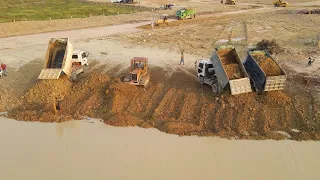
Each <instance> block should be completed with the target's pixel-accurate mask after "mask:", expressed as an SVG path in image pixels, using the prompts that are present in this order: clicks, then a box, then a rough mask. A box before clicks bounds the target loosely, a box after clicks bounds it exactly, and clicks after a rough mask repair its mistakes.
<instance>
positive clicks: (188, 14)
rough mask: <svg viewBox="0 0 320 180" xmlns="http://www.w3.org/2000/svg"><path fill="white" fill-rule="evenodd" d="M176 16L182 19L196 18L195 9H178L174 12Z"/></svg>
mask: <svg viewBox="0 0 320 180" xmlns="http://www.w3.org/2000/svg"><path fill="white" fill-rule="evenodd" d="M176 18H177V19H183V20H185V19H192V18H196V10H194V9H179V10H178V11H177V12H176Z"/></svg>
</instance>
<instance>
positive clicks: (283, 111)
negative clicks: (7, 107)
mask: <svg viewBox="0 0 320 180" xmlns="http://www.w3.org/2000/svg"><path fill="white" fill-rule="evenodd" d="M158 73H159V72H158ZM162 74H164V73H162ZM178 75H179V78H182V79H188V82H189V81H190V83H192V81H195V80H193V79H191V78H190V77H189V76H188V75H187V74H183V72H176V73H174V74H173V75H172V76H171V78H169V79H167V80H166V83H165V84H162V83H161V82H159V81H157V80H156V79H155V80H154V81H153V83H151V84H150V86H149V87H148V88H143V87H137V86H134V85H129V84H127V83H123V82H121V81H120V80H119V79H114V80H112V81H110V80H109V77H108V76H107V75H104V74H97V73H96V74H90V75H87V76H85V77H82V78H79V79H80V80H79V82H75V83H72V84H71V83H70V82H68V81H65V80H64V79H60V80H58V81H56V82H53V81H42V82H39V83H38V84H37V85H36V86H34V87H33V88H31V89H30V90H29V91H28V93H27V94H26V95H25V97H24V101H23V105H21V106H20V107H19V108H17V109H15V110H13V111H11V112H9V116H10V117H13V118H16V119H19V120H26V121H45V122H60V121H65V120H69V119H75V118H76V119H77V118H81V117H82V116H90V117H96V118H103V120H104V122H105V123H106V124H109V125H114V126H140V127H144V128H152V127H153V128H158V129H159V130H161V131H163V132H167V133H173V134H179V135H208V136H209V135H210V136H211V135H219V136H221V137H237V138H242V139H266V138H272V139H281V138H285V137H284V136H281V135H279V133H277V132H278V131H284V132H286V133H288V134H290V136H291V137H292V138H293V139H318V137H320V133H318V132H320V123H319V122H318V121H317V120H316V119H318V118H319V115H317V112H318V111H319V107H320V106H319V105H318V104H319V102H318V101H316V100H315V98H314V97H313V96H312V95H311V94H309V95H307V96H302V94H303V92H304V90H305V88H300V87H293V88H294V89H290V88H291V86H292V85H289V87H287V88H289V90H290V92H287V91H273V92H267V93H265V94H262V95H257V94H255V93H246V94H241V95H237V96H231V95H230V94H229V93H227V92H225V93H223V94H221V95H220V96H214V95H213V94H212V92H211V91H201V90H199V86H188V88H186V87H185V85H184V84H179V83H177V82H176V81H177V79H176V77H177V76H178ZM155 77H156V76H155ZM293 80H294V79H292V80H290V81H289V82H288V83H291V82H292V81H293ZM52 85H56V86H57V87H53V86H52ZM44 90H50V92H52V94H50V93H49V95H48V97H43V98H42V99H43V100H41V95H39V94H38V92H42V95H43V92H44ZM60 92H61V93H60ZM57 95H60V96H61V97H63V100H61V110H60V111H58V113H57V114H54V113H53V112H52V111H50V110H49V109H46V108H43V107H45V106H44V105H42V107H40V104H46V103H47V101H48V102H50V98H49V97H55V96H57ZM292 97H298V99H295V98H292ZM34 98H35V99H34ZM32 103H34V104H38V105H32ZM291 129H298V130H299V131H300V132H292V131H291Z"/></svg>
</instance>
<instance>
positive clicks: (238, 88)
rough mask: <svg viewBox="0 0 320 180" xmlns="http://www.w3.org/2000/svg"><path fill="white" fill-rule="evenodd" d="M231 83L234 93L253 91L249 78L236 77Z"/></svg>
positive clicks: (232, 92)
mask: <svg viewBox="0 0 320 180" xmlns="http://www.w3.org/2000/svg"><path fill="white" fill-rule="evenodd" d="M229 83H230V90H231V94H232V95H236V94H242V93H248V92H252V89H251V84H250V79H249V78H242V79H234V80H231V81H230V82H229Z"/></svg>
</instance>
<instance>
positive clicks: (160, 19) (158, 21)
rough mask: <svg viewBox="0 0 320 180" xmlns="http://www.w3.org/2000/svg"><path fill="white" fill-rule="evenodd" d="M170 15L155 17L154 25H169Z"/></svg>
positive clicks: (157, 15)
mask: <svg viewBox="0 0 320 180" xmlns="http://www.w3.org/2000/svg"><path fill="white" fill-rule="evenodd" d="M168 16H169V15H168V14H161V15H159V14H156V15H154V16H153V24H154V25H155V26H158V25H159V24H163V23H168Z"/></svg>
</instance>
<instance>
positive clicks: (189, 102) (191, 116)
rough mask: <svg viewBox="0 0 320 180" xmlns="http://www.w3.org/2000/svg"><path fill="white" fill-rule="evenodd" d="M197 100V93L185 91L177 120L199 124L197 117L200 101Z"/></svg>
mask: <svg viewBox="0 0 320 180" xmlns="http://www.w3.org/2000/svg"><path fill="white" fill-rule="evenodd" d="M199 100H200V97H199V95H197V94H195V93H191V92H186V93H185V96H184V100H183V103H182V104H183V105H182V108H181V113H180V116H179V118H178V120H179V121H183V122H190V123H194V124H196V125H199V119H198V117H199V114H200V113H199V112H200V109H201V101H199Z"/></svg>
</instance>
